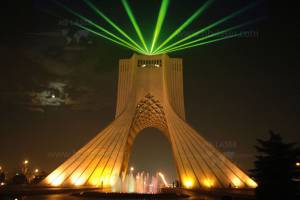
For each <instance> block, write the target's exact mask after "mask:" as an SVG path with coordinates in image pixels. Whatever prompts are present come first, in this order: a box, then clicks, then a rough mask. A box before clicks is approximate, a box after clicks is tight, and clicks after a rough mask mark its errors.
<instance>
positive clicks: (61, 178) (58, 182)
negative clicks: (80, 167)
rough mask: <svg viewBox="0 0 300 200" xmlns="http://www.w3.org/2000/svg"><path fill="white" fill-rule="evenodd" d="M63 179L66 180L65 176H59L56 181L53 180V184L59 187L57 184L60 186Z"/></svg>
mask: <svg viewBox="0 0 300 200" xmlns="http://www.w3.org/2000/svg"><path fill="white" fill-rule="evenodd" d="M63 181H64V177H63V176H59V177H57V178H56V179H54V181H52V183H51V185H52V186H56V187H57V186H60V185H61V184H62V182H63Z"/></svg>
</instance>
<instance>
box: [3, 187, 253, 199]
mask: <svg viewBox="0 0 300 200" xmlns="http://www.w3.org/2000/svg"><path fill="white" fill-rule="evenodd" d="M240 193H241V191H234V193H232V192H230V193H228V192H224V191H199V190H197V191H192V190H185V189H180V188H177V189H169V188H168V189H163V190H162V193H160V194H154V195H151V194H145V195H142V194H117V193H103V192H101V191H99V190H98V189H90V188H89V189H86V188H81V189H66V188H32V187H17V188H16V187H13V188H6V189H4V188H1V189H0V200H96V199H105V200H122V199H123V200H124V199H125V200H146V199H151V200H194V199H197V200H254V199H255V198H254V196H253V195H249V192H248V193H244V194H243V195H241V194H240Z"/></svg>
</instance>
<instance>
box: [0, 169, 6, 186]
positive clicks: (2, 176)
mask: <svg viewBox="0 0 300 200" xmlns="http://www.w3.org/2000/svg"><path fill="white" fill-rule="evenodd" d="M2 182H5V174H4V172H1V171H0V183H2Z"/></svg>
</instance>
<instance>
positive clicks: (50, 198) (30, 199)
mask: <svg viewBox="0 0 300 200" xmlns="http://www.w3.org/2000/svg"><path fill="white" fill-rule="evenodd" d="M0 199H1V200H2V198H1V197H0ZM81 199H82V200H99V199H100V200H101V199H103V198H90V197H89V198H87V197H83V198H80V197H76V196H72V195H67V194H59V195H43V196H25V197H9V198H8V197H7V198H4V199H3V200H81ZM189 199H190V198H188V200H189ZM114 200H118V199H115V198H114ZM120 200H121V199H120ZM126 200H128V199H126ZM132 200H139V199H132ZM141 200H144V199H141ZM152 200H156V199H152ZM157 200H158V199H157ZM164 200H167V199H164ZM178 200H183V199H178ZM185 200H186V199H185Z"/></svg>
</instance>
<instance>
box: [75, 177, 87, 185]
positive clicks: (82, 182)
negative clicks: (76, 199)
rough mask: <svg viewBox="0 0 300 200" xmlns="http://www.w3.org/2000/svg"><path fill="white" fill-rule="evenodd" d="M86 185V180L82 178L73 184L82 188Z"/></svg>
mask: <svg viewBox="0 0 300 200" xmlns="http://www.w3.org/2000/svg"><path fill="white" fill-rule="evenodd" d="M84 183H85V178H84V177H80V178H79V179H78V180H76V181H75V182H74V183H73V184H74V185H75V186H81V185H83V184H84Z"/></svg>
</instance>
